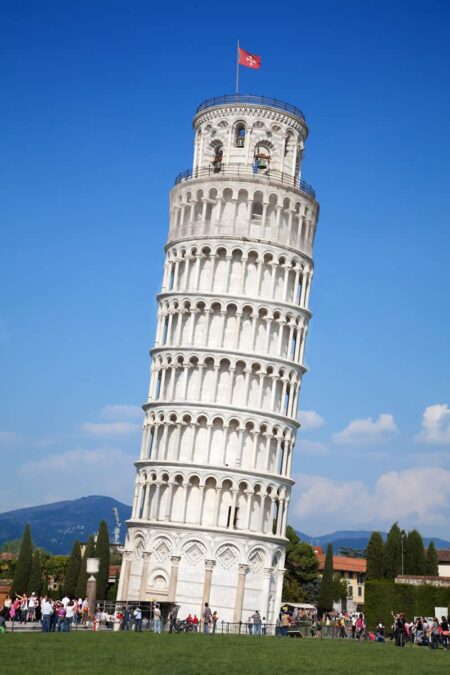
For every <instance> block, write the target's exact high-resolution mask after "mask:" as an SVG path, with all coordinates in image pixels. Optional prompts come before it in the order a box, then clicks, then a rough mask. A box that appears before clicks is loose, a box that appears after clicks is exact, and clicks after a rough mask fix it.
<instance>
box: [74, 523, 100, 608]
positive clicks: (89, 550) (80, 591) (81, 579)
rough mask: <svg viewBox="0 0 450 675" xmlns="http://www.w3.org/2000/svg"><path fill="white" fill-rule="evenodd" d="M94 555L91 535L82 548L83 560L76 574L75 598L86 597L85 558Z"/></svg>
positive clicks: (93, 542)
mask: <svg viewBox="0 0 450 675" xmlns="http://www.w3.org/2000/svg"><path fill="white" fill-rule="evenodd" d="M94 555H95V541H94V537H93V536H91V537H89V539H88V541H87V544H86V548H85V549H84V555H83V560H82V562H81V565H80V573H79V575H78V580H77V586H76V590H75V594H76V596H77V598H85V597H86V587H87V580H88V574H87V571H86V560H87V559H88V558H93V557H94Z"/></svg>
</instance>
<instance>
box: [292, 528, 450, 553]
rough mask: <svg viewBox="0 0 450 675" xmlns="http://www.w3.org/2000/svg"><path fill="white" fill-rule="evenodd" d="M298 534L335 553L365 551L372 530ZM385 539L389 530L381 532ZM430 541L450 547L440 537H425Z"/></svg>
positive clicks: (426, 540) (449, 544)
mask: <svg viewBox="0 0 450 675" xmlns="http://www.w3.org/2000/svg"><path fill="white" fill-rule="evenodd" d="M296 532H297V534H298V536H299V537H300V539H302V541H306V542H308V544H311V545H312V546H321V547H322V548H326V546H328V544H331V545H332V546H333V551H334V553H335V555H336V554H337V553H338V551H339V549H340V548H353V549H355V550H357V551H364V549H366V548H367V544H368V543H369V539H370V535H371V534H372V530H338V531H337V532H332V533H331V534H323V535H322V536H320V537H311V536H310V535H309V534H305V533H304V532H299V531H298V530H296ZM381 535H382V537H383V539H384V540H385V541H386V538H387V532H382V533H381ZM430 541H433V542H434V545H435V546H436V548H450V541H446V540H445V539H440V538H439V537H424V538H423V543H424V545H425V546H428V544H429V543H430Z"/></svg>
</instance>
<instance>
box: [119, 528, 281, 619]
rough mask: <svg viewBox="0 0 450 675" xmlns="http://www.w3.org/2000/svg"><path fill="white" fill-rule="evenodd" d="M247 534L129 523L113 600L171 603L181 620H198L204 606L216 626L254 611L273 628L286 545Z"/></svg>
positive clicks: (278, 540) (272, 539)
mask: <svg viewBox="0 0 450 675" xmlns="http://www.w3.org/2000/svg"><path fill="white" fill-rule="evenodd" d="M251 534H252V533H251V532H246V533H243V535H242V536H240V535H237V534H234V533H228V532H227V533H224V532H223V531H219V530H218V531H217V532H215V531H214V530H208V531H205V532H199V530H198V528H195V529H194V528H188V527H183V528H181V527H179V528H178V527H167V526H166V527H164V526H161V527H157V526H156V527H155V526H154V525H153V524H152V526H151V527H150V526H149V527H146V526H145V525H143V524H142V523H140V522H137V521H134V522H129V529H128V535H127V542H126V545H125V551H124V555H123V563H122V569H121V575H120V582H119V589H118V595H117V598H118V600H119V601H122V602H128V601H139V602H144V601H147V602H151V601H153V602H154V601H158V602H171V603H176V604H177V605H179V607H180V609H179V616H180V617H182V618H183V617H185V616H187V615H188V614H189V613H191V614H192V615H194V614H197V616H198V617H199V618H200V617H201V614H202V611H203V607H204V605H205V602H208V603H209V605H210V607H211V609H212V610H213V611H217V612H218V615H219V619H220V620H221V621H228V622H234V623H239V622H240V621H246V620H247V618H248V616H249V615H252V614H254V612H255V611H256V610H258V611H259V612H260V614H261V617H265V619H266V621H267V623H275V620H276V617H277V616H278V612H279V608H280V604H281V594H282V586H283V573H284V557H285V546H284V541H285V540H280V539H277V540H275V541H274V538H273V537H271V538H269V537H267V539H266V540H262V539H261V538H259V537H258V538H256V537H255V538H252V536H251ZM269 539H270V540H269Z"/></svg>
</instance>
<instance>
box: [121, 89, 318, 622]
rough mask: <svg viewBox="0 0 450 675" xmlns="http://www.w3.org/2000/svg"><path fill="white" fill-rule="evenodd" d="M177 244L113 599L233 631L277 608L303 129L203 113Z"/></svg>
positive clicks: (212, 110)
mask: <svg viewBox="0 0 450 675" xmlns="http://www.w3.org/2000/svg"><path fill="white" fill-rule="evenodd" d="M193 126H194V131H195V142H194V161H193V168H192V169H191V170H189V171H186V172H185V173H183V174H180V175H179V176H178V178H177V179H176V182H175V187H174V188H173V190H172V192H171V196H170V230H169V236H168V242H167V245H166V262H165V266H164V278H163V283H162V290H161V293H160V294H159V295H158V302H159V309H158V327H157V334H156V341H155V346H154V348H153V350H152V353H151V355H152V368H151V382H150V393H149V399H148V402H147V403H146V404H145V405H144V410H145V421H144V433H143V440H142V448H141V454H140V459H139V460H138V461H137V462H136V468H137V475H136V488H135V495H134V502H133V512H132V516H131V519H130V520H129V521H128V534H127V539H126V544H125V552H124V558H123V565H122V573H121V578H120V586H119V592H118V598H119V599H120V600H130V601H131V600H140V601H143V600H153V599H157V600H159V601H160V602H165V601H167V602H174V601H176V602H177V604H179V605H181V609H180V614H181V615H185V614H187V613H188V612H192V613H194V612H195V613H196V614H197V615H200V612H201V608H202V607H203V605H204V603H205V601H209V602H210V605H211V606H212V608H213V609H216V610H217V611H218V612H219V616H220V618H221V619H223V620H224V621H235V622H238V621H240V620H241V618H242V619H243V620H246V619H247V617H248V615H249V614H251V613H253V612H254V611H255V610H257V609H258V610H259V611H260V612H261V615H263V616H265V617H266V618H267V620H268V621H269V622H270V621H273V620H274V618H275V614H276V612H277V609H278V608H279V605H280V601H281V590H282V583H283V570H284V557H285V542H286V538H285V528H286V522H287V513H288V505H289V497H290V492H291V487H292V484H293V481H292V479H291V477H290V476H291V464H292V453H293V448H294V443H295V435H296V431H297V428H298V426H299V425H298V422H297V403H298V398H299V393H300V385H301V380H302V375H303V373H304V372H305V367H304V365H303V355H304V349H305V340H306V334H307V330H308V322H309V319H310V317H311V313H310V312H309V309H308V301H309V295H310V289H311V279H312V274H313V261H312V245H313V240H314V234H315V229H316V223H317V218H318V213H319V206H318V203H317V202H316V200H315V196H314V191H313V190H312V188H311V187H310V186H309V185H308V184H307V183H305V182H304V181H302V180H301V179H300V175H301V162H302V157H303V148H304V142H305V139H306V137H307V134H308V128H307V126H306V123H305V119H304V117H303V114H302V113H301V111H300V110H298V109H297V108H295V107H293V106H291V105H288V104H285V103H282V102H281V101H277V100H275V99H268V98H265V97H258V96H239V97H237V96H226V97H221V98H217V99H212V100H209V101H206V102H205V103H203V104H202V105H201V106H199V108H198V110H197V112H196V114H195V116H194V120H193Z"/></svg>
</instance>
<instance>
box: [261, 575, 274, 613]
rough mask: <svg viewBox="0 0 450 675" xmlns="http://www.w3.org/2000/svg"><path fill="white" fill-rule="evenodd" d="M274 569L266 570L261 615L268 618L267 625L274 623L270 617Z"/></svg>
mask: <svg viewBox="0 0 450 675" xmlns="http://www.w3.org/2000/svg"><path fill="white" fill-rule="evenodd" d="M272 574H273V567H265V568H264V584H263V589H262V594H261V615H262V616H265V617H266V620H267V623H273V622H272V621H271V620H270V617H269V596H270V582H271V581H272Z"/></svg>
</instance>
